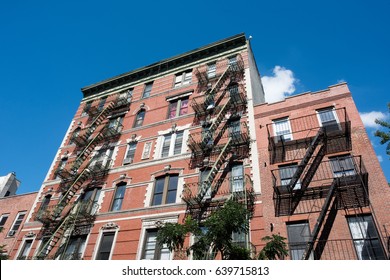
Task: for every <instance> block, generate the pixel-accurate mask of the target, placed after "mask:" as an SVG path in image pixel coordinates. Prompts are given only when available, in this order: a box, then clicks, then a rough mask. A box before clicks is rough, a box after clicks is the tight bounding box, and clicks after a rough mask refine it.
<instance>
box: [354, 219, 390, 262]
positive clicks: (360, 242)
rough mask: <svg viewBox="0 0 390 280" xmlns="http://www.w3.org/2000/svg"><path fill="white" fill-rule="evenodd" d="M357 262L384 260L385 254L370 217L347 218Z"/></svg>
mask: <svg viewBox="0 0 390 280" xmlns="http://www.w3.org/2000/svg"><path fill="white" fill-rule="evenodd" d="M347 221H348V226H349V229H350V231H351V235H352V239H353V244H354V246H355V250H356V254H357V257H358V259H359V260H385V259H386V257H385V254H384V251H383V248H382V245H381V242H380V239H379V236H378V231H377V229H376V227H375V224H374V221H373V219H372V216H371V215H364V216H354V217H347Z"/></svg>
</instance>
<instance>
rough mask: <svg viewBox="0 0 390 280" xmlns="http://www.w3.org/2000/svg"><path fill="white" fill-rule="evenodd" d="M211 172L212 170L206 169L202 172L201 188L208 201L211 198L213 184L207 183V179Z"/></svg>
mask: <svg viewBox="0 0 390 280" xmlns="http://www.w3.org/2000/svg"><path fill="white" fill-rule="evenodd" d="M210 171H211V168H206V169H203V170H202V171H201V172H200V182H201V186H200V190H199V191H200V192H204V191H206V192H205V195H204V196H203V198H204V199H208V198H210V197H211V184H209V183H207V182H206V179H207V177H208V176H209V174H210Z"/></svg>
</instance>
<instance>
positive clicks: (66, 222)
mask: <svg viewBox="0 0 390 280" xmlns="http://www.w3.org/2000/svg"><path fill="white" fill-rule="evenodd" d="M81 209H82V207H80V205H79V204H74V205H73V207H72V208H71V209H70V210H69V213H71V214H68V215H67V216H66V217H65V218H64V219H63V220H62V221H60V222H59V223H58V224H57V225H55V224H54V225H53V224H52V225H51V226H52V228H53V229H54V232H53V233H52V234H51V236H50V237H49V239H48V240H47V241H46V243H45V244H44V245H43V246H42V248H41V250H40V251H39V252H38V254H37V256H38V258H42V259H44V258H46V257H47V255H49V253H50V252H51V251H52V250H53V248H54V247H55V246H56V244H57V243H58V241H59V240H61V238H63V236H64V234H65V233H66V230H68V231H69V236H68V238H69V237H70V235H71V234H72V232H73V230H74V228H75V226H76V220H77V218H78V216H79V214H80V211H81Z"/></svg>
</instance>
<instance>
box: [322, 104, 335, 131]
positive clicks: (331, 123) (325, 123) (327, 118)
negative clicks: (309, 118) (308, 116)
mask: <svg viewBox="0 0 390 280" xmlns="http://www.w3.org/2000/svg"><path fill="white" fill-rule="evenodd" d="M317 114H318V118H319V121H320V125H321V126H322V127H323V128H324V129H325V131H326V132H332V131H337V130H340V127H339V124H338V121H337V116H336V111H335V109H334V108H333V107H331V108H326V109H321V110H318V111H317Z"/></svg>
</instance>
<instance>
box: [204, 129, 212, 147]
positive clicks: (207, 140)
mask: <svg viewBox="0 0 390 280" xmlns="http://www.w3.org/2000/svg"><path fill="white" fill-rule="evenodd" d="M202 144H204V145H205V146H206V147H207V148H211V147H212V146H213V145H214V139H213V133H212V131H210V125H206V126H203V127H202Z"/></svg>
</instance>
